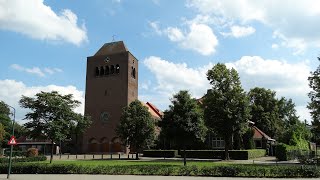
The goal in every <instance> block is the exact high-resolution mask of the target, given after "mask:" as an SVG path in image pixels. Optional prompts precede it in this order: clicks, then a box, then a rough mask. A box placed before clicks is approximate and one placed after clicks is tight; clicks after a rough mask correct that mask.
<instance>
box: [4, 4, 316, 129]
mask: <svg viewBox="0 0 320 180" xmlns="http://www.w3.org/2000/svg"><path fill="white" fill-rule="evenodd" d="M319 7H320V1H318V0H290V1H289V0H283V1H279V0H260V1H256V0H177V1H172V0H134V1H133V0H90V1H85V0H78V1H76V2H75V1H72V0H64V1H57V0H28V1H26V0H0V49H1V50H0V100H2V101H4V102H5V103H7V104H8V105H10V106H13V107H14V108H15V109H16V112H17V113H16V117H17V120H18V121H19V122H20V123H23V122H24V121H23V120H22V119H23V118H24V115H25V113H26V112H27V110H26V109H22V108H20V107H19V103H18V102H19V99H20V98H21V96H22V95H25V96H31V97H32V96H34V95H35V94H36V93H38V92H40V91H52V90H56V91H59V92H60V93H61V94H70V93H71V94H73V95H74V98H75V99H77V100H79V101H80V102H82V105H81V106H79V107H78V108H76V109H75V111H76V112H79V113H83V109H84V94H85V92H84V91H85V77H86V59H87V57H88V56H92V55H94V54H95V52H96V51H97V50H98V49H99V48H100V47H101V46H102V45H103V44H104V43H107V42H111V41H124V43H125V44H126V46H127V48H128V49H129V51H130V52H131V53H132V54H133V55H134V56H135V57H136V58H137V59H138V60H139V100H141V101H144V102H147V101H148V102H151V103H153V104H155V105H156V106H157V107H158V108H159V109H161V110H165V109H167V108H168V105H169V104H170V98H171V97H172V95H173V94H175V93H177V92H178V91H179V90H189V91H190V93H191V94H192V96H193V97H195V98H200V97H202V96H203V95H204V94H205V93H206V91H207V89H209V88H210V84H209V81H208V80H207V78H206V72H207V71H208V70H209V69H211V68H212V67H213V66H214V65H215V64H216V63H218V62H220V63H225V64H226V65H227V67H229V68H235V69H236V70H237V71H238V73H239V75H240V80H241V83H242V86H243V88H244V89H245V90H246V91H249V90H250V89H251V88H254V87H263V88H268V89H271V90H274V91H276V93H277V97H278V98H280V97H286V98H287V99H289V98H291V99H292V100H293V102H294V103H295V104H296V109H297V114H298V115H299V116H300V119H301V120H304V119H306V120H307V121H309V122H310V121H311V119H310V115H309V111H308V110H307V108H306V106H307V104H308V102H309V99H308V96H307V94H308V92H309V91H310V89H309V87H308V80H307V78H308V76H309V75H310V72H311V71H314V70H315V69H316V67H317V66H318V65H319V62H318V60H317V57H318V56H319V46H320V35H319V32H320V8H319Z"/></svg>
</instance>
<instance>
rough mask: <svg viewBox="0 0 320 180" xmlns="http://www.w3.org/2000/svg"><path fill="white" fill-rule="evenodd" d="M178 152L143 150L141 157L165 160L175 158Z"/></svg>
mask: <svg viewBox="0 0 320 180" xmlns="http://www.w3.org/2000/svg"><path fill="white" fill-rule="evenodd" d="M177 155H178V151H177V150H144V151H143V156H144V157H166V158H173V157H177Z"/></svg>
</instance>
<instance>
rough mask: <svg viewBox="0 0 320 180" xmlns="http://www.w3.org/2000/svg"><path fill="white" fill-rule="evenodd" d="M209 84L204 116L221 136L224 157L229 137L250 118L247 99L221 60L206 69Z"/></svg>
mask: <svg viewBox="0 0 320 180" xmlns="http://www.w3.org/2000/svg"><path fill="white" fill-rule="evenodd" d="M207 79H208V80H209V81H210V84H211V85H212V88H211V90H209V91H208V93H207V95H206V96H205V99H204V107H205V109H204V117H205V123H206V125H207V127H208V128H211V129H212V130H213V131H215V132H217V134H218V135H220V136H221V137H223V138H224V140H225V159H229V152H228V151H229V149H230V148H232V145H233V137H234V136H235V135H237V136H239V135H241V134H243V133H244V132H245V130H246V129H247V122H248V120H249V118H250V109H249V102H248V98H247V96H246V93H245V92H244V90H243V89H242V86H241V82H240V78H239V75H238V73H237V71H236V70H235V69H233V68H232V69H228V68H227V67H226V66H225V65H224V64H220V63H218V64H216V65H215V66H214V67H213V68H212V69H210V70H209V71H208V72H207Z"/></svg>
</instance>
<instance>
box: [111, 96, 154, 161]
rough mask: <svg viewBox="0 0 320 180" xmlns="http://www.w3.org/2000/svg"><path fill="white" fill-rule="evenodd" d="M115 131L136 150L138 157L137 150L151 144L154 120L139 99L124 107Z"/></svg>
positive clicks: (125, 142) (137, 156)
mask: <svg viewBox="0 0 320 180" xmlns="http://www.w3.org/2000/svg"><path fill="white" fill-rule="evenodd" d="M116 133H117V135H118V137H119V138H120V139H121V141H122V142H123V143H124V144H128V145H130V148H132V149H135V150H136V159H139V154H138V151H139V150H141V149H143V148H146V147H147V146H150V145H152V144H153V142H154V139H155V122H154V119H153V118H152V116H151V114H150V113H149V111H148V108H147V107H146V106H143V104H142V103H141V102H140V101H139V100H135V101H132V102H131V103H130V104H129V106H127V107H124V109H123V112H122V115H121V118H120V123H119V125H118V126H117V128H116Z"/></svg>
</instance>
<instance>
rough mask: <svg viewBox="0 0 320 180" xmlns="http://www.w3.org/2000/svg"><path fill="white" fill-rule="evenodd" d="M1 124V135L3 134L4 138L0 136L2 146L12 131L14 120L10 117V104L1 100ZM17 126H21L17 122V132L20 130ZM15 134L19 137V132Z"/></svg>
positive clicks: (5, 143) (5, 144)
mask: <svg viewBox="0 0 320 180" xmlns="http://www.w3.org/2000/svg"><path fill="white" fill-rule="evenodd" d="M0 124H1V128H0V136H2V138H0V141H1V147H5V146H7V142H8V140H9V138H10V136H11V133H12V120H11V119H10V109H9V106H8V105H7V104H6V103H5V102H3V101H0ZM16 127H21V126H20V125H19V124H17V123H15V132H20V131H19V129H16ZM15 136H16V137H19V134H17V133H15Z"/></svg>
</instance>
